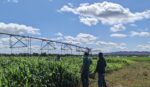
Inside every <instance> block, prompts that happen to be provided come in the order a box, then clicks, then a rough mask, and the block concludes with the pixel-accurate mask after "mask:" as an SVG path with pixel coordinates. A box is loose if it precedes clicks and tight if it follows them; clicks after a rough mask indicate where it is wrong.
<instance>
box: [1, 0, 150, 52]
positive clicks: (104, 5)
mask: <svg viewBox="0 0 150 87" xmlns="http://www.w3.org/2000/svg"><path fill="white" fill-rule="evenodd" d="M85 3H88V4H86V5H85ZM149 3H150V1H149V0H138V1H137V0H0V23H1V24H0V31H1V32H7V31H10V32H11V33H13V32H15V33H16V34H30V35H32V36H33V35H34V36H37V37H47V38H50V39H55V40H60V41H66V42H69V43H73V44H78V45H83V44H84V45H85V44H86V46H90V47H92V48H93V49H95V50H102V51H128V50H132V51H134V50H137V51H149V50H150V25H149V23H150V5H149ZM81 4H82V5H81ZM83 4H84V5H83ZM95 8H97V9H95ZM94 9H95V10H94ZM2 25H3V26H2ZM20 25H24V29H20ZM4 26H5V28H4ZM6 26H9V29H8V27H6ZM13 26H15V27H13ZM29 26H30V28H29ZM16 27H19V28H16ZM31 27H32V28H31ZM11 28H12V29H11ZM31 32H32V33H31ZM39 33H40V34H39Z"/></svg>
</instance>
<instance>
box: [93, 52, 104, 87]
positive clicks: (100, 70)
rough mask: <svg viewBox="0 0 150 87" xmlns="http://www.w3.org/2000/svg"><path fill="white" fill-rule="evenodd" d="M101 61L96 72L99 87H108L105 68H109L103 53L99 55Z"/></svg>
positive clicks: (98, 62)
mask: <svg viewBox="0 0 150 87" xmlns="http://www.w3.org/2000/svg"><path fill="white" fill-rule="evenodd" d="M98 57H99V60H98V61H97V66H96V70H95V72H94V73H96V72H97V73H98V87H107V86H106V81H105V68H106V66H107V64H106V61H105V58H104V56H103V53H101V52H100V53H99V54H98Z"/></svg>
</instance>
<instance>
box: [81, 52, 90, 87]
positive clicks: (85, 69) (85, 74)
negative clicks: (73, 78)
mask: <svg viewBox="0 0 150 87" xmlns="http://www.w3.org/2000/svg"><path fill="white" fill-rule="evenodd" d="M91 63H92V61H91V59H90V58H89V53H88V52H85V53H84V57H83V65H82V67H81V80H82V85H83V87H89V67H90V65H91Z"/></svg>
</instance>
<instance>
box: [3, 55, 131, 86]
mask: <svg viewBox="0 0 150 87" xmlns="http://www.w3.org/2000/svg"><path fill="white" fill-rule="evenodd" d="M106 61H107V65H108V66H107V68H106V72H107V73H111V72H112V71H116V70H118V69H121V68H123V67H124V66H126V65H129V64H131V63H133V60H132V59H124V58H111V57H109V58H107V59H106ZM96 63H97V59H93V63H92V65H91V67H90V71H91V73H92V72H93V71H94V70H95V67H96ZM81 65H82V59H81V57H79V56H78V57H77V56H67V57H63V58H62V60H61V61H57V60H55V58H47V57H43V58H36V57H30V58H26V57H11V58H9V57H4V56H3V57H0V87H3V86H6V87H10V86H11V87H30V86H36V87H46V86H49V87H78V86H79V84H80V67H81Z"/></svg>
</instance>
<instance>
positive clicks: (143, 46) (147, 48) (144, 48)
mask: <svg viewBox="0 0 150 87" xmlns="http://www.w3.org/2000/svg"><path fill="white" fill-rule="evenodd" d="M137 48H139V49H141V50H150V44H144V45H137Z"/></svg>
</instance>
